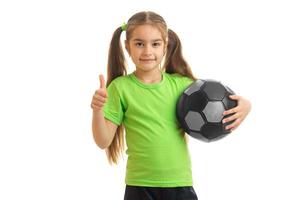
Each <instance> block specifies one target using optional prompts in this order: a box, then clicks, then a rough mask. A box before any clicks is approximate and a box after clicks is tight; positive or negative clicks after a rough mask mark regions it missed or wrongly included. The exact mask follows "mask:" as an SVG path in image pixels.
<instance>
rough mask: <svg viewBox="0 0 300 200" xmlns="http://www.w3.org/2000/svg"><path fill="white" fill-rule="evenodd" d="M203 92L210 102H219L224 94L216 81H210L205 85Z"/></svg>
mask: <svg viewBox="0 0 300 200" xmlns="http://www.w3.org/2000/svg"><path fill="white" fill-rule="evenodd" d="M203 91H204V92H205V93H206V95H207V97H208V99H209V100H212V101H213V100H215V101H217V100H219V101H221V100H222V99H223V97H224V96H225V93H226V90H225V88H224V86H223V85H222V84H220V83H219V82H216V81H211V82H209V84H205V86H204V88H203Z"/></svg>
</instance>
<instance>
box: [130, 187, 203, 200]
mask: <svg viewBox="0 0 300 200" xmlns="http://www.w3.org/2000/svg"><path fill="white" fill-rule="evenodd" d="M124 200H198V197H197V195H196V192H195V191H194V188H193V187H192V186H188V187H171V188H162V187H142V186H129V185H127V186H126V189H125V195H124Z"/></svg>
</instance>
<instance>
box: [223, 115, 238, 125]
mask: <svg viewBox="0 0 300 200" xmlns="http://www.w3.org/2000/svg"><path fill="white" fill-rule="evenodd" d="M239 117H240V115H239V114H238V113H235V114H234V115H231V116H230V117H227V118H225V119H223V120H222V122H223V123H227V122H231V121H234V120H235V119H237V118H239Z"/></svg>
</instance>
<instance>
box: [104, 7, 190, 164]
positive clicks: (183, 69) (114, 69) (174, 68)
mask: <svg viewBox="0 0 300 200" xmlns="http://www.w3.org/2000/svg"><path fill="white" fill-rule="evenodd" d="M145 24H149V25H153V26H155V27H156V28H158V30H159V31H160V32H161V34H162V38H163V40H164V44H167V53H166V57H165V63H164V65H163V68H162V70H163V71H165V72H166V73H169V74H173V73H177V74H180V75H182V76H186V77H189V78H191V79H193V80H196V78H195V77H194V75H193V73H192V71H191V68H190V67H189V65H188V63H187V62H186V61H185V60H184V58H183V56H182V52H181V42H180V40H179V38H178V36H177V35H176V33H175V32H174V31H172V30H171V29H168V28H167V25H166V22H165V20H164V19H163V18H162V17H161V16H160V15H158V14H156V13H154V12H151V11H148V12H139V13H136V14H134V15H133V16H132V17H131V18H130V19H129V20H128V22H127V26H126V40H127V41H129V40H130V38H131V34H132V32H133V30H134V29H135V28H136V27H137V26H139V25H145ZM122 31H123V30H122V27H121V26H120V27H118V28H117V29H116V30H115V32H114V33H113V37H112V40H111V43H110V48H109V54H108V65H107V83H106V86H107V87H108V86H109V84H110V83H111V82H112V81H113V80H114V79H115V78H117V77H119V76H124V75H127V70H126V61H125V58H124V52H123V49H122V45H121V42H120V37H121V33H122ZM123 150H124V126H123V124H121V125H120V126H119V127H118V128H117V131H116V134H115V136H114V139H113V141H112V143H111V144H110V146H109V147H108V148H107V149H106V154H107V157H108V160H109V162H110V163H115V164H117V161H118V158H119V157H120V155H121V154H122V152H123Z"/></svg>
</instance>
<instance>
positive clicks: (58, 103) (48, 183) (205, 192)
mask: <svg viewBox="0 0 300 200" xmlns="http://www.w3.org/2000/svg"><path fill="white" fill-rule="evenodd" d="M144 10H152V11H155V12H157V13H159V14H160V15H162V16H163V17H164V19H165V20H166V22H167V23H168V25H169V28H171V29H173V30H174V31H175V32H176V33H177V34H178V35H179V37H180V39H181V42H182V45H183V53H184V56H185V58H186V59H187V61H188V62H189V64H190V65H191V67H192V69H193V72H194V74H195V75H196V76H197V77H198V78H204V79H205V78H212V79H217V80H221V81H222V82H224V83H226V84H227V85H228V86H229V87H231V88H232V89H233V90H234V91H235V92H236V93H237V94H239V95H242V96H244V97H245V98H247V99H249V100H250V101H251V102H252V106H253V108H252V111H251V113H250V115H249V116H248V117H247V119H246V120H245V121H244V123H243V124H242V125H241V126H240V127H239V128H238V129H237V130H236V131H235V132H234V134H232V135H230V136H228V137H226V138H224V139H223V140H220V141H218V142H215V143H208V144H207V143H203V142H200V141H197V140H195V139H192V138H190V143H189V145H190V152H191V156H192V163H193V177H194V188H195V190H196V192H197V194H198V197H199V199H202V200H220V199H224V200H240V199H243V200H250V199H251V200H252V199H261V200H263V199H272V200H274V199H276V200H277V199H278V200H282V199H288V200H296V199H297V200H298V199H300V194H299V185H300V173H299V169H300V164H299V151H300V147H299V139H300V137H299V134H300V131H299V113H300V109H299V95H298V92H299V89H298V86H297V85H299V78H298V76H299V72H298V69H297V68H299V67H300V58H299V57H300V40H299V35H300V30H299V29H300V27H299V26H300V20H299V19H300V14H299V13H300V12H299V10H300V7H299V4H297V2H296V1H291V0H285V1H283V0H282V1H277V0H273V1H271V0H269V1H268V0H252V1H238V0H235V1H234V0H230V1H219V0H215V1H198V2H197V3H196V2H190V1H178V2H176V1H174V0H173V1H158V0H152V1H142V0H137V1H114V0H110V1H106V2H105V1H91V0H85V1H83V0H82V1H76V0H73V1H67V0H59V1H58V0H52V1H50V0H49V1H41V0H39V1H38V0H36V1H33V0H28V1H16V0H10V1H1V3H0V29H1V30H0V199H3V200H10V199H39V200H40V199H43V200H47V199H49V200H53V199H88V200H92V199H95V200H96V199H122V198H123V194H124V188H125V183H124V178H125V177H124V176H125V164H126V156H124V160H123V161H121V163H120V165H118V166H110V165H109V164H108V163H107V160H106V156H105V153H104V151H103V150H100V149H99V148H98V147H97V146H96V145H95V143H94V141H93V138H92V132H91V117H92V115H91V114H92V110H91V108H90V102H91V99H92V95H93V93H94V91H95V90H96V89H97V88H98V87H99V81H98V75H99V74H100V73H103V74H104V75H105V76H106V64H107V52H108V47H109V46H108V45H109V42H110V39H111V36H112V33H113V31H114V30H115V29H116V28H117V27H118V26H120V25H121V24H122V23H123V22H124V21H127V20H128V19H129V17H130V16H132V15H133V14H135V13H136V12H138V11H144ZM133 69H134V68H133V66H131V67H130V68H129V72H132V70H133Z"/></svg>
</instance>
